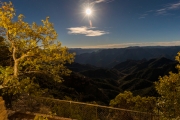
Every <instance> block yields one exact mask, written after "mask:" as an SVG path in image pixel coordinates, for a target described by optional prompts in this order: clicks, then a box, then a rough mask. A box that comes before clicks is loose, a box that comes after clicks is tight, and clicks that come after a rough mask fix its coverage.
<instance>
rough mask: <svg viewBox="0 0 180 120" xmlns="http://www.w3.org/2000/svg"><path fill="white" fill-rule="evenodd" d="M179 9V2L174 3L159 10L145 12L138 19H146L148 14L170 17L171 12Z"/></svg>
mask: <svg viewBox="0 0 180 120" xmlns="http://www.w3.org/2000/svg"><path fill="white" fill-rule="evenodd" d="M179 9H180V1H179V2H176V3H171V4H167V5H165V6H164V7H162V8H161V9H156V10H149V11H147V12H145V13H144V14H142V15H140V17H139V19H143V18H146V17H147V16H148V15H149V14H155V15H172V14H171V11H174V10H179Z"/></svg>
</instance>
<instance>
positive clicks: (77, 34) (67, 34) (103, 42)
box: [1, 0, 180, 48]
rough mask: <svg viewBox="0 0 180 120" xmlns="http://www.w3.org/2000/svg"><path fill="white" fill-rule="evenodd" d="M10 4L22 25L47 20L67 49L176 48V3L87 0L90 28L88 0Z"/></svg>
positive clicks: (179, 13) (179, 40)
mask: <svg viewBox="0 0 180 120" xmlns="http://www.w3.org/2000/svg"><path fill="white" fill-rule="evenodd" d="M1 1H2V2H5V1H8V0H1ZM11 1H12V3H13V4H14V7H15V9H16V14H17V15H18V14H24V15H25V21H26V22H29V23H32V22H37V23H38V24H41V20H42V19H45V18H46V16H49V17H50V21H51V22H52V23H54V27H55V29H56V31H57V33H58V35H59V37H58V39H59V40H60V41H61V42H62V45H63V46H67V47H70V48H72V47H73V48H77V47H82V48H97V47H100V48H102V47H104V48H113V47H116V48H117V47H127V46H155V45H162V46H167V45H180V0H89V3H90V4H91V5H93V14H92V16H90V20H91V21H92V27H89V20H88V17H87V16H85V13H83V12H84V8H85V6H86V5H87V1H88V0H11Z"/></svg>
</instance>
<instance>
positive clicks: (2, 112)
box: [0, 97, 8, 120]
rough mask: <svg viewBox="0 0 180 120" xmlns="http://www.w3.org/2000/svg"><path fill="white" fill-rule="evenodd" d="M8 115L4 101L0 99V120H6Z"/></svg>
mask: <svg viewBox="0 0 180 120" xmlns="http://www.w3.org/2000/svg"><path fill="white" fill-rule="evenodd" d="M7 117H8V113H7V110H6V108H5V105H4V100H3V99H2V97H0V120H7Z"/></svg>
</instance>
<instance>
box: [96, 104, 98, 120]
mask: <svg viewBox="0 0 180 120" xmlns="http://www.w3.org/2000/svg"><path fill="white" fill-rule="evenodd" d="M96 120H98V116H97V106H96Z"/></svg>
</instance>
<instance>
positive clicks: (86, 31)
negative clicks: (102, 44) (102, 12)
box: [67, 26, 109, 37]
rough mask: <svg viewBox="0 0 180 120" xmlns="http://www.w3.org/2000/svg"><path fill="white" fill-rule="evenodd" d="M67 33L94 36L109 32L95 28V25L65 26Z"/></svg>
mask: <svg viewBox="0 0 180 120" xmlns="http://www.w3.org/2000/svg"><path fill="white" fill-rule="evenodd" d="M67 29H68V30H69V31H68V34H74V35H80V34H81V35H85V36H89V37H94V36H102V35H105V34H109V32H105V31H101V30H96V27H86V26H82V27H71V28H67Z"/></svg>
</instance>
